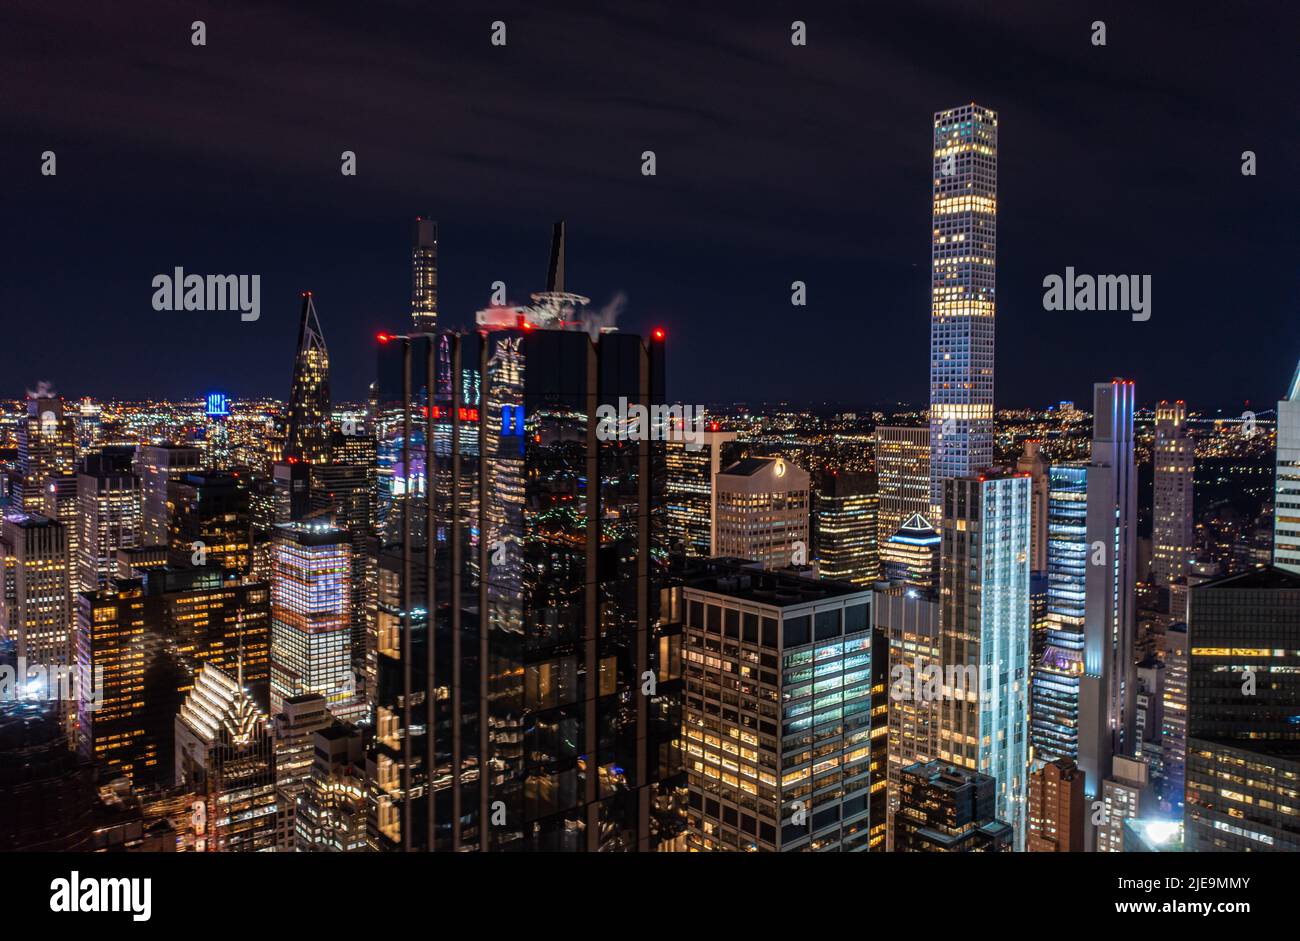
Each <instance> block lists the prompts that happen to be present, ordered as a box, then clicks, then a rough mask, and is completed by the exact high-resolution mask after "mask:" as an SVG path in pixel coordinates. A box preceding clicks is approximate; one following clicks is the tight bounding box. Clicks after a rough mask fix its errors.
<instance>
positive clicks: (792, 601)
mask: <svg viewBox="0 0 1300 941" xmlns="http://www.w3.org/2000/svg"><path fill="white" fill-rule="evenodd" d="M683 583H684V584H685V585H686V587H687V588H695V589H698V590H699V591H710V592H713V593H715V594H719V595H726V596H727V597H729V598H737V599H740V600H742V601H752V602H755V603H757V604H766V605H771V606H773V607H777V608H786V607H793V606H794V605H800V604H807V603H808V602H810V601H817V600H820V599H823V598H842V597H846V596H848V595H864V596H869V595H870V594H871V589H870V587H865V586H862V585H854V584H853V583H852V582H841V581H835V580H833V579H829V578H817V577H815V576H813V575H811V574H810V573H809V574H804V573H802V572H799V571H796V570H792V569H764V568H762V567H761V566H760V563H758V562H750V561H747V560H745V559H723V558H719V559H704V560H700V561H698V562H692V563H691V564H690V565H688V567H687V568H686V571H685V572H684V573H683Z"/></svg>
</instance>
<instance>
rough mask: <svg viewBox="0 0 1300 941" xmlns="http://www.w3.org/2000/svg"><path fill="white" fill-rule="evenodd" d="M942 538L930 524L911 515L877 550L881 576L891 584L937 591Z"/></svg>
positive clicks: (920, 517)
mask: <svg viewBox="0 0 1300 941" xmlns="http://www.w3.org/2000/svg"><path fill="white" fill-rule="evenodd" d="M942 545H943V537H942V536H941V535H939V533H937V532H935V529H934V527H933V526H931V525H930V521H929V520H927V519H926V518H925V517H924V516H922V515H921V514H920V513H913V514H912V515H911V516H910V517H909V518H908V519H906V520H904V521H903V525H902V526H900V527H898V531H897V532H896V533H894V534H893V535H892V536H890V537H889V538H888V539H887V540H886V541H885V545H884V547H883V548H882V549H881V550H880V562H881V568H882V570H883V572H882V574H883V575H884V577H885V578H886V579H888V580H889V581H891V582H902V583H903V584H905V585H907V586H908V587H911V588H916V589H920V590H921V591H932V590H936V589H937V588H938V587H939V551H940V549H941V547H942Z"/></svg>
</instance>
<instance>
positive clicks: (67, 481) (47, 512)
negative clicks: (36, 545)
mask: <svg viewBox="0 0 1300 941" xmlns="http://www.w3.org/2000/svg"><path fill="white" fill-rule="evenodd" d="M80 510H81V502H80V500H79V499H78V497H77V475H76V474H57V475H55V476H53V477H50V478H47V480H46V483H45V503H44V508H43V509H42V510H40V514H41V516H47V517H49V518H50V519H52V520H58V521H59V522H60V523H62V524H63V529H64V536H65V537H66V539H67V541H68V610H69V611H71V612H73V614H72V616H74V617H75V615H76V610H77V592H79V591H81V519H80V517H78V515H77V514H78V513H79V512H80Z"/></svg>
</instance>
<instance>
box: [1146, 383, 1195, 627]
mask: <svg viewBox="0 0 1300 941" xmlns="http://www.w3.org/2000/svg"><path fill="white" fill-rule="evenodd" d="M1195 473H1196V445H1195V442H1193V441H1192V436H1191V435H1190V434H1188V430H1187V406H1186V405H1185V404H1184V403H1183V402H1181V401H1179V402H1173V403H1169V402H1161V403H1160V404H1159V405H1158V406H1156V442H1155V498H1154V506H1153V514H1152V518H1151V543H1152V555H1153V558H1152V567H1153V573H1154V577H1155V583H1156V584H1157V585H1160V586H1162V587H1164V588H1168V587H1169V583H1170V582H1172V581H1173V580H1174V579H1178V578H1184V577H1186V575H1187V566H1188V563H1189V562H1191V559H1192V555H1193V554H1194V553H1195V551H1196V550H1195V545H1194V541H1193V537H1194V534H1195V528H1196V525H1195V524H1196V521H1195V519H1194V517H1193V513H1192V488H1193V484H1194V477H1195ZM1181 616H1182V615H1181V613H1180V614H1179V615H1178V617H1181Z"/></svg>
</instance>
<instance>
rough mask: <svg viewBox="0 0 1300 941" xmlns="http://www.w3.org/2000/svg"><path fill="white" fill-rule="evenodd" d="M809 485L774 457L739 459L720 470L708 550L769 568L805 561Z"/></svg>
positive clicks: (805, 475)
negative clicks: (711, 538)
mask: <svg viewBox="0 0 1300 941" xmlns="http://www.w3.org/2000/svg"><path fill="white" fill-rule="evenodd" d="M809 486H810V484H809V478H808V472H807V471H805V470H804V469H803V468H801V467H798V466H796V465H794V464H791V463H790V462H789V461H786V460H785V459H784V458H779V457H750V458H745V459H744V460H742V461H737V462H736V463H735V464H732V465H731V466H730V467H727V468H725V469H723V470H722V471H720V472H719V473H718V475H717V477H715V478H714V489H715V491H716V498H715V505H716V507H717V519H716V520H714V523H713V528H714V533H715V535H716V538H715V540H714V543H713V554H714V555H715V556H726V557H729V558H735V559H749V560H750V561H752V562H761V563H763V564H764V565H766V566H768V567H770V568H785V567H786V566H788V565H791V564H795V565H803V564H806V563H809V562H811V561H812V556H811V553H810V552H809V550H808V522H809V518H808V505H809V499H810V490H809Z"/></svg>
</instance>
